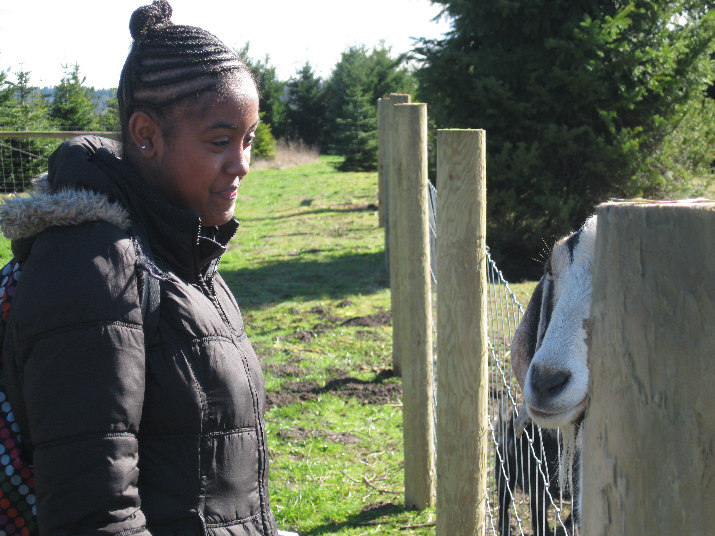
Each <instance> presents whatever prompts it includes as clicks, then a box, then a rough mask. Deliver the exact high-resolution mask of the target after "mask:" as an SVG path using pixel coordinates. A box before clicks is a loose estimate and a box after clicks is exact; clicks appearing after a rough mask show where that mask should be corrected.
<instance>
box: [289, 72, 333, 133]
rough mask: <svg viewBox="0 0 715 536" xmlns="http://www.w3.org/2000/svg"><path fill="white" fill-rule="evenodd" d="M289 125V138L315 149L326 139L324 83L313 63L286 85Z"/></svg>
mask: <svg viewBox="0 0 715 536" xmlns="http://www.w3.org/2000/svg"><path fill="white" fill-rule="evenodd" d="M286 90H287V92H286V121H287V123H288V136H289V137H290V138H293V139H300V140H302V141H303V142H304V143H305V144H306V145H308V146H311V147H314V146H317V145H318V142H319V141H320V139H321V136H322V135H323V130H324V125H325V100H324V95H323V82H322V80H321V79H320V78H318V77H317V76H316V75H315V72H314V71H313V68H312V67H311V65H310V63H309V62H306V63H305V65H303V67H301V68H300V69H299V70H298V72H297V73H296V76H295V77H293V78H291V79H290V80H289V81H288V84H287V85H286Z"/></svg>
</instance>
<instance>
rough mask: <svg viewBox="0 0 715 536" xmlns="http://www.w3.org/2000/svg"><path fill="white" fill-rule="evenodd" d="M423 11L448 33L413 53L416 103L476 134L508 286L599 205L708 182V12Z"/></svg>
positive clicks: (571, 1)
mask: <svg viewBox="0 0 715 536" xmlns="http://www.w3.org/2000/svg"><path fill="white" fill-rule="evenodd" d="M435 3H439V4H441V5H443V6H444V10H445V13H446V14H447V15H449V16H450V17H452V21H453V28H452V30H451V32H450V33H449V34H448V35H447V36H446V37H445V38H444V39H442V40H422V42H421V44H420V46H419V47H417V49H416V54H417V56H418V57H419V58H420V59H421V60H422V62H423V64H422V66H421V68H420V69H419V71H418V73H417V77H418V79H419V82H420V93H419V98H420V99H422V100H424V101H425V102H428V103H429V105H430V115H431V116H432V117H433V118H434V120H435V122H436V123H437V126H438V127H439V128H460V127H461V128H484V129H486V131H487V151H488V164H487V169H488V173H487V180H488V184H487V189H488V191H489V195H490V197H489V203H488V204H487V207H488V221H489V229H488V237H489V242H490V247H491V248H492V253H493V254H494V255H495V257H496V258H497V259H498V260H499V261H500V265H502V266H503V267H504V269H505V271H506V272H507V275H510V276H512V277H521V276H524V275H530V276H533V275H535V271H534V270H538V269H539V263H538V262H532V261H531V259H533V258H535V257H536V256H537V255H538V250H539V248H540V245H541V244H542V240H543V239H545V240H546V241H547V242H550V241H551V240H552V238H553V237H555V236H559V235H562V234H565V233H566V232H567V231H569V230H570V229H573V228H575V227H577V226H578V225H579V224H580V223H581V222H582V221H583V220H584V219H585V218H586V217H587V215H588V214H589V213H590V212H592V211H593V209H594V207H595V205H596V204H598V203H599V202H601V201H604V200H606V199H607V198H608V197H611V196H619V197H621V196H636V195H645V196H669V195H678V194H679V193H682V192H684V191H687V180H686V179H687V178H688V177H690V176H693V175H702V174H707V173H709V168H708V165H709V160H712V154H713V148H714V147H715V126H714V125H715V121H714V119H715V107H714V106H713V104H714V103H713V102H712V99H707V98H705V94H704V91H705V88H706V86H707V83H708V82H709V81H712V80H713V79H714V78H715V68H714V63H713V59H712V56H711V53H712V52H713V46H714V44H715V43H714V39H715V12H713V10H712V7H713V2H703V1H702V0H697V1H696V0H678V1H666V0H648V1H646V0H635V1H630V2H621V1H617V0H610V1H600V2H593V1H591V0H549V1H548V2H547V1H546V0H522V1H518V2H517V1H513V2H488V1H476V2H464V1H460V0H435ZM675 178H679V179H680V181H679V182H678V181H676V180H674V179H675ZM438 187H439V185H438ZM525 264H526V265H528V268H531V269H532V271H531V272H529V270H523V268H524V265H525Z"/></svg>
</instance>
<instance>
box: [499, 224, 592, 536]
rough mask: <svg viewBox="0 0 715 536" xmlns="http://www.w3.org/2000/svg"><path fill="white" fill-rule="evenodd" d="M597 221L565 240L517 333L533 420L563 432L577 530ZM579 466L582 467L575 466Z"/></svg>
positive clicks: (515, 350) (516, 361) (520, 376)
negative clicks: (587, 335) (586, 323)
mask: <svg viewBox="0 0 715 536" xmlns="http://www.w3.org/2000/svg"><path fill="white" fill-rule="evenodd" d="M595 242H596V216H591V217H590V218H589V219H588V220H586V222H585V223H584V224H583V226H582V227H581V229H579V230H578V231H577V232H575V233H572V234H570V235H568V236H566V237H564V238H562V239H560V240H559V241H558V242H557V243H556V245H555V246H554V248H553V250H552V252H551V255H550V257H549V259H548V260H547V262H546V264H545V267H544V275H543V277H542V278H541V280H540V281H539V283H538V285H537V286H536V288H535V290H534V293H533V294H532V296H531V299H530V300H529V304H528V305H527V307H526V311H525V312H524V316H523V317H522V319H521V322H520V323H519V325H518V326H517V328H516V331H515V332H514V339H513V341H512V346H511V364H512V370H513V371H514V374H515V376H516V378H517V381H518V382H519V384H520V385H521V387H522V389H523V391H524V401H525V408H526V411H527V412H528V415H529V417H531V419H532V420H533V421H534V422H535V423H536V424H538V425H539V426H542V427H544V428H561V431H562V435H563V442H564V444H563V452H562V456H561V465H560V470H559V484H560V486H561V488H562V489H565V488H567V487H569V486H570V487H571V489H572V490H573V499H574V510H573V516H574V518H575V525H576V527H577V528H578V526H579V522H580V519H581V492H580V490H581V489H582V483H581V460H582V457H581V455H580V453H581V449H582V437H581V426H580V425H581V422H582V420H583V413H584V410H585V408H586V402H587V397H588V378H589V373H588V349H587V346H586V329H585V327H584V321H585V320H586V319H587V318H588V316H589V312H590V308H591V279H592V271H593V260H594V252H595ZM574 462H576V463H574Z"/></svg>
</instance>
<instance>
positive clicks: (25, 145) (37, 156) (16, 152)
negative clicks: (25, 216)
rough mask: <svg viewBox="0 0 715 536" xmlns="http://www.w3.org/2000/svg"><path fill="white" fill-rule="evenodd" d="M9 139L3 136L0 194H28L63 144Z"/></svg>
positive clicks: (0, 160)
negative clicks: (49, 160)
mask: <svg viewBox="0 0 715 536" xmlns="http://www.w3.org/2000/svg"><path fill="white" fill-rule="evenodd" d="M5 136H7V134H3V133H2V132H0V180H1V182H0V192H1V193H3V194H9V193H20V192H24V191H26V190H27V189H29V188H30V185H31V184H32V178H33V177H36V176H37V175H39V174H40V173H42V172H43V171H46V170H47V159H48V157H49V156H50V154H52V152H53V151H54V150H55V149H56V148H57V147H58V146H59V145H60V143H62V141H63V140H62V139H57V138H34V137H20V136H18V135H14V136H12V137H10V136H7V137H5Z"/></svg>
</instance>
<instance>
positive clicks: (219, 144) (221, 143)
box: [211, 138, 229, 148]
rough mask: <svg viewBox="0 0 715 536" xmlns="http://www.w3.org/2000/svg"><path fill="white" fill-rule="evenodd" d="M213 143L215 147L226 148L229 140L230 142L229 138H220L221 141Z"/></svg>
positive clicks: (217, 140)
mask: <svg viewBox="0 0 715 536" xmlns="http://www.w3.org/2000/svg"><path fill="white" fill-rule="evenodd" d="M211 143H212V144H213V145H215V146H216V147H221V148H224V147H226V146H227V145H228V143H229V140H228V138H219V139H216V140H213V141H212V142H211Z"/></svg>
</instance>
